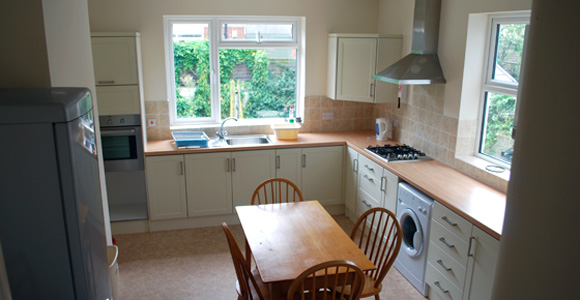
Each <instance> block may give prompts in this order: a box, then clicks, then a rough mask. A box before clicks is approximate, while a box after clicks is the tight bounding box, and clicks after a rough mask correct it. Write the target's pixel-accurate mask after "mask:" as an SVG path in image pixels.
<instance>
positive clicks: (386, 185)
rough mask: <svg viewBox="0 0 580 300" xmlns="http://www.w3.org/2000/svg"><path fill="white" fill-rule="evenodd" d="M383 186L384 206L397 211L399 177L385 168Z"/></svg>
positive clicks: (394, 211)
mask: <svg viewBox="0 0 580 300" xmlns="http://www.w3.org/2000/svg"><path fill="white" fill-rule="evenodd" d="M381 184H382V188H383V192H384V194H385V196H384V197H385V198H384V200H383V207H384V208H386V209H388V210H390V211H392V212H393V213H396V210H397V196H398V191H399V177H398V176H397V175H395V174H393V173H391V172H390V171H389V170H387V169H385V168H383V178H382V182H381Z"/></svg>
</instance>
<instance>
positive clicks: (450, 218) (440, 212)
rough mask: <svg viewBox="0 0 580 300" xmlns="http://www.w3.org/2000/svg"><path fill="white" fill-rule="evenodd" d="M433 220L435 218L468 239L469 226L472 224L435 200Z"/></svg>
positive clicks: (469, 233)
mask: <svg viewBox="0 0 580 300" xmlns="http://www.w3.org/2000/svg"><path fill="white" fill-rule="evenodd" d="M433 220H437V222H439V223H440V224H441V225H443V227H445V228H447V229H448V230H449V231H451V232H453V233H454V234H456V235H457V236H458V237H460V238H461V239H463V240H464V241H467V240H469V237H470V236H471V228H472V226H473V225H472V224H471V223H470V222H469V221H467V220H465V219H464V218H463V217H461V216H459V215H458V214H456V213H454V212H452V211H451V210H450V209H449V208H447V207H445V206H443V205H442V204H440V203H439V202H437V201H435V204H434V205H433Z"/></svg>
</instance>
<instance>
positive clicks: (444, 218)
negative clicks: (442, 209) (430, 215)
mask: <svg viewBox="0 0 580 300" xmlns="http://www.w3.org/2000/svg"><path fill="white" fill-rule="evenodd" d="M441 219H442V220H443V221H445V222H447V223H449V225H451V226H457V223H455V222H451V221H450V220H449V218H447V216H443V217H442V218H441Z"/></svg>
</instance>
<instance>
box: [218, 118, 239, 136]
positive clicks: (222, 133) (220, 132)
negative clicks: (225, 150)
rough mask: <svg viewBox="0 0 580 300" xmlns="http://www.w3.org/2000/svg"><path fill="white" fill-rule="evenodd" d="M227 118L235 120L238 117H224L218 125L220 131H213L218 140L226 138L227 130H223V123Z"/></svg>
mask: <svg viewBox="0 0 580 300" xmlns="http://www.w3.org/2000/svg"><path fill="white" fill-rule="evenodd" d="M228 120H234V121H236V122H237V121H238V119H236V118H234V117H229V118H226V119H225V120H223V121H222V126H220V131H219V132H216V133H215V135H216V136H217V137H218V138H219V139H220V140H223V139H225V138H226V135H228V132H227V131H224V124H225V123H226V121H228Z"/></svg>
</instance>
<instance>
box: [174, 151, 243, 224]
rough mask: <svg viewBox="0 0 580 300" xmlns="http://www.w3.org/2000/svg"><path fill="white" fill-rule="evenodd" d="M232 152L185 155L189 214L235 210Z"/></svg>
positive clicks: (220, 212)
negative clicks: (233, 208) (231, 169)
mask: <svg viewBox="0 0 580 300" xmlns="http://www.w3.org/2000/svg"><path fill="white" fill-rule="evenodd" d="M229 164H230V152H216V153H200V154H186V155H185V166H186V174H187V180H186V182H187V206H188V215H189V216H190V217H193V216H205V215H215V214H229V213H231V212H232V188H231V186H232V176H231V173H230V172H229V170H230V166H229Z"/></svg>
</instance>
